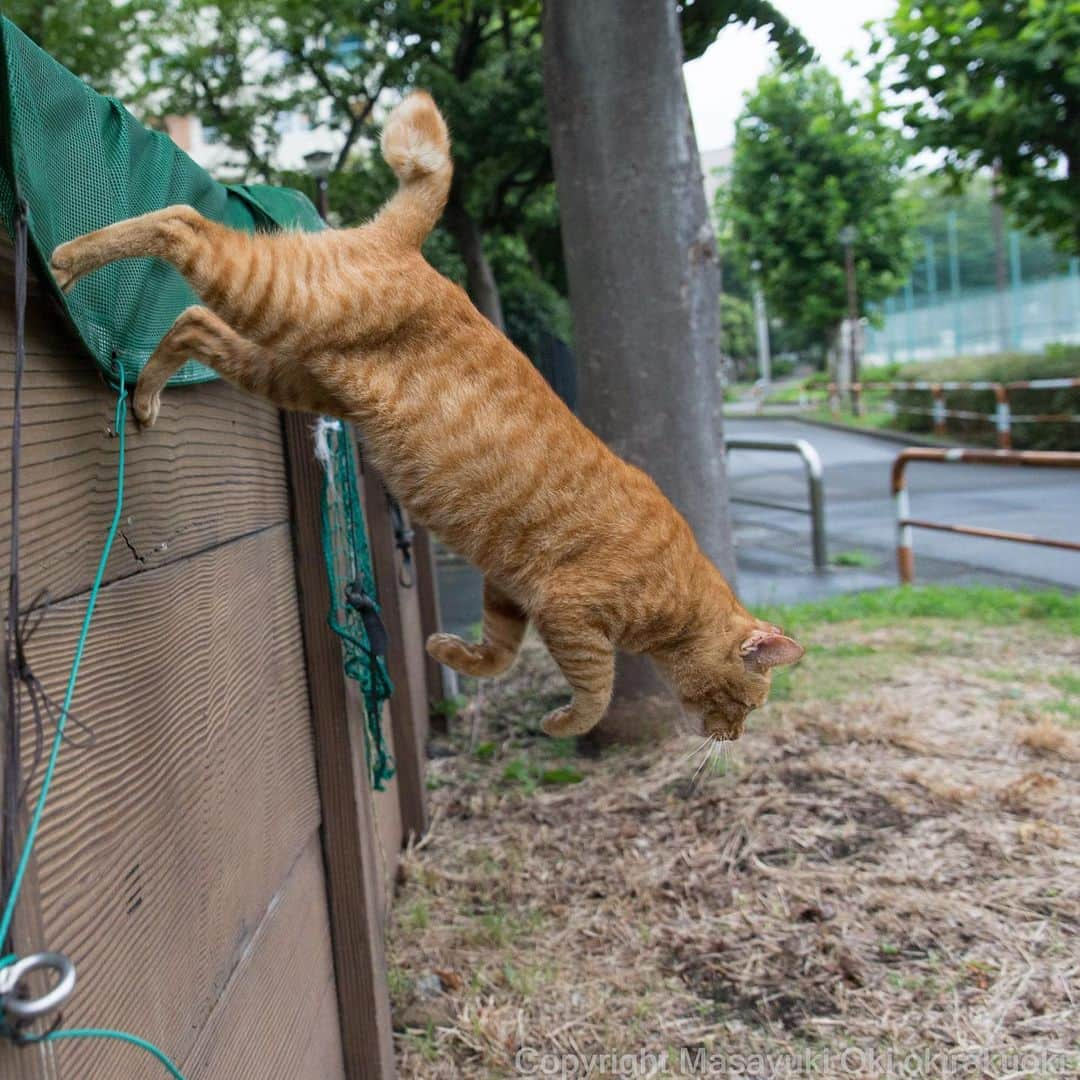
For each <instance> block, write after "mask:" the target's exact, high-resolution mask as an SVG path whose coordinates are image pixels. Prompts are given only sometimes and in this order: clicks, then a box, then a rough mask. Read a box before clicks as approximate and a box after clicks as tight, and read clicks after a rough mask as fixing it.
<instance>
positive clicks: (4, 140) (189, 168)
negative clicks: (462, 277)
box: [0, 17, 322, 384]
mask: <svg viewBox="0 0 1080 1080" xmlns="http://www.w3.org/2000/svg"><path fill="white" fill-rule="evenodd" d="M0 37H2V46H3V47H2V49H0V64H2V65H3V68H2V71H0V216H2V217H3V220H4V225H5V226H6V228H7V231H8V235H9V236H11V235H12V220H13V216H14V210H15V205H16V202H17V201H18V200H22V201H23V202H24V203H25V205H26V208H27V215H28V221H29V228H30V246H31V255H32V258H33V260H34V262H35V264H36V268H37V270H38V273H39V275H40V277H41V279H42V280H43V281H50V282H51V281H52V278H51V275H49V273H48V265H49V256H50V255H51V254H52V252H53V250H54V249H55V248H56V247H57V246H58V245H59V244H62V243H63V242H64V241H66V240H71V239H72V238H73V237H76V236H81V235H82V234H83V233H87V232H91V231H92V230H94V229H100V228H102V227H103V226H105V225H110V224H112V223H113V222H114V221H122V220H123V219H124V218H129V217H134V216H136V215H137V214H144V213H147V212H149V211H151V210H158V209H160V208H161V207H164V206H172V205H174V204H176V203H187V204H188V205H189V206H193V207H195V209H196V210H198V211H199V212H200V213H202V214H205V215H206V216H207V217H209V218H212V219H214V220H215V221H221V222H223V223H225V224H226V225H231V226H234V227H235V228H238V229H247V230H254V229H276V228H282V227H286V226H288V227H296V228H303V229H320V228H322V222H321V221H320V220H319V215H318V214H317V213H316V211H315V208H314V207H313V206H312V205H311V202H310V201H309V200H308V199H307V198H306V197H305V196H304V195H302V194H301V193H300V192H298V191H291V190H287V189H284V188H271V187H263V186H247V185H234V186H230V187H226V186H225V185H223V184H219V183H217V182H216V181H215V180H214V179H213V178H212V177H211V176H210V175H209V174H208V173H206V172H205V171H204V170H203V169H201V168H200V167H199V166H198V165H196V164H195V162H194V161H192V160H191V158H189V157H188V156H187V154H185V153H184V152H183V151H182V150H180V149H179V148H178V147H177V146H176V144H175V143H173V142H172V140H171V139H169V137H168V136H167V135H164V134H162V133H160V132H156V131H150V130H148V129H147V128H144V127H143V126H142V125H141V124H140V123H139V122H138V121H137V120H136V119H135V118H134V117H133V116H132V115H131V113H129V112H128V111H127V110H126V109H125V108H124V107H123V105H121V104H120V103H119V102H118V101H115V100H114V99H112V98H108V97H102V96H101V95H100V94H97V93H95V92H94V91H93V90H91V89H90V88H89V87H88V86H87V85H86V84H85V83H83V82H82V80H81V79H78V78H76V76H74V75H73V74H72V73H71V72H70V71H68V70H67V69H66V68H64V67H62V66H61V65H60V64H58V63H57V62H56V61H55V60H53V59H52V57H50V56H49V55H48V54H47V53H45V52H43V51H42V50H41V49H39V48H38V47H37V46H36V45H35V44H34V43H33V42H32V41H31V40H30V39H29V38H28V37H26V35H25V34H23V33H22V32H21V31H20V30H19V29H18V28H17V27H16V26H14V24H12V23H11V22H9V21H8V20H7V19H5V18H2V17H0ZM53 287H54V288H55V289H56V295H57V298H58V299H59V300H60V302H61V303H62V304H63V305H64V307H65V308H66V310H67V312H68V314H69V315H70V317H71V320H72V322H73V323H74V324H75V327H76V329H77V330H78V333H79V336H80V337H81V338H82V339H83V341H84V342H85V343H86V346H87V348H88V349H89V350H90V352H91V354H92V355H93V357H94V359H95V360H96V361H97V363H98V364H99V365H100V366H101V367H102V368H103V369H104V370H105V371H106V372H107V373H108V374H109V375H110V376H111V377H113V378H114V379H115V378H116V377H118V376H119V375H120V374H121V373H122V374H123V376H124V378H125V380H126V381H127V382H129V383H133V382H134V380H135V378H136V377H137V376H138V373H139V371H140V369H141V368H142V366H143V365H144V364H145V363H146V361H147V360H148V359H149V357H150V354H151V353H152V352H153V351H154V347H155V346H156V345H157V343H158V342H159V341H160V340H161V338H162V337H163V336H164V334H165V331H166V330H168V328H169V327H170V326H171V325H172V323H173V320H174V319H175V318H176V316H177V315H179V314H180V312H181V311H183V310H184V308H186V307H188V306H190V305H191V304H193V303H196V302H197V298H196V297H195V295H194V293H192V291H191V289H190V288H189V287H188V285H187V284H186V283H185V282H184V280H183V278H181V277H180V275H179V274H178V273H177V272H176V271H175V270H174V269H173V268H172V267H170V266H167V265H165V263H162V262H159V261H158V260H155V259H126V260H124V261H122V262H118V263H114V264H113V265H112V266H109V267H106V268H105V269H103V270H99V271H98V272H97V273H94V274H91V275H90V276H88V277H87V278H85V279H83V280H82V281H80V282H79V283H78V284H77V285H76V286H75V288H74V289H73V290H72V291H71V293H70V294H69V295H67V296H64V295H63V294H62V293H61V292H60V290H59V288H56V286H55V283H54V286H53ZM215 377H216V376H215V375H214V373H213V372H212V371H210V370H209V369H208V368H206V367H203V366H202V365H200V364H196V363H194V362H192V363H188V364H186V365H185V366H184V367H183V368H181V369H180V371H179V372H177V374H176V375H175V376H174V377H173V379H172V383H174V384H176V383H192V382H205V381H206V380H208V379H213V378H215Z"/></svg>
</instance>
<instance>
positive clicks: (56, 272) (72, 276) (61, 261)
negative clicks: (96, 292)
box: [49, 240, 85, 292]
mask: <svg viewBox="0 0 1080 1080" xmlns="http://www.w3.org/2000/svg"><path fill="white" fill-rule="evenodd" d="M49 269H50V270H51V271H52V276H53V278H54V279H55V281H56V284H57V285H59V286H60V288H61V289H62V290H63V291H64V292H70V290H71V287H72V285H74V284H75V282H76V281H78V280H79V278H81V277H82V276H83V273H84V272H85V271H82V270H80V269H79V241H78V240H69V241H68V242H67V243H66V244H61V245H60V246H59V247H58V248H57V249H56V250H55V251H54V252H53V254H52V260H51V262H50V263H49Z"/></svg>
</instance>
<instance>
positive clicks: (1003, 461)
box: [892, 447, 1080, 585]
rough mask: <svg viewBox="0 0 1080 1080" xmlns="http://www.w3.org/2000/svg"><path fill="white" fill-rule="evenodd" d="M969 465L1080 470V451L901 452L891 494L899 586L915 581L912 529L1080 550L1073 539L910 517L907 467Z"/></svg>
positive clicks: (924, 450) (895, 466)
mask: <svg viewBox="0 0 1080 1080" xmlns="http://www.w3.org/2000/svg"><path fill="white" fill-rule="evenodd" d="M913 461H917V462H933V463H937V464H967V465H1012V466H1028V467H1031V466H1035V467H1041V468H1051V469H1080V452H1069V451H1064V450H1062V451H1055V450H938V449H930V448H924V447H913V448H911V449H908V450H903V451H901V452H900V453H899V454H898V455H897V457H896V460H895V461H894V462H893V467H892V494H893V501H894V502H895V504H896V568H897V571H898V572H899V574H900V583H901V584H902V585H910V584H911V583H912V581H914V580H915V552H914V549H913V548H912V544H911V530H912V529H934V530H936V531H938V532H950V533H960V534H961V535H963V536H981V537H983V538H985V539H988V540H1011V541H1013V542H1014V543H1017V544H1038V545H1040V546H1041V547H1052V548H1063V549H1064V550H1066V551H1080V543H1077V542H1076V541H1073V540H1054V539H1050V538H1048V537H1043V536H1031V535H1030V534H1028V533H1014V532H1005V531H1003V530H1001V529H983V528H978V527H976V526H974V525H947V524H945V523H944V522H940V521H924V520H921V519H919V518H913V517H911V504H910V500H909V498H908V488H907V471H906V470H907V467H908V465H909V464H910V463H911V462H913Z"/></svg>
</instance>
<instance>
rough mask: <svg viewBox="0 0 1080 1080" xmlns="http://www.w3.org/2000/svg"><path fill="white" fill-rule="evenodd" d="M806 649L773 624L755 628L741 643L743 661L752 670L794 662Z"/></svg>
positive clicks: (763, 669) (762, 669)
mask: <svg viewBox="0 0 1080 1080" xmlns="http://www.w3.org/2000/svg"><path fill="white" fill-rule="evenodd" d="M805 651H806V650H805V649H804V648H803V647H802V646H801V645H800V644H799V643H798V642H797V641H795V640H794V639H793V638H789V637H785V636H784V635H783V634H782V633H781V632H780V630H778V629H777V628H776V627H775V626H768V627H765V628H762V629H759V630H755V631H754V632H753V633H752V634H751V635H750V636H749V637H748V638H747V639H746V640H745V641H744V642H743V643H742V645H741V647H740V648H739V652H740V653H741V655H742V658H743V662H744V663H745V664H746V666H747V667H748V668H750V669H751V670H753V671H765V670H766V669H767V668H774V667H781V666H783V665H784V664H794V663H795V661H796V660H799V659H801V657H802V654H803V653H804V652H805Z"/></svg>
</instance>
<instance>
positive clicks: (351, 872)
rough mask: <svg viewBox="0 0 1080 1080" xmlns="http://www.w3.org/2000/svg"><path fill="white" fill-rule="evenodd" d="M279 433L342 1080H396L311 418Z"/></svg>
mask: <svg viewBox="0 0 1080 1080" xmlns="http://www.w3.org/2000/svg"><path fill="white" fill-rule="evenodd" d="M283 425H284V432H285V446H286V453H287V459H288V467H289V487H290V491H291V493H292V499H293V515H292V520H293V526H294V532H293V536H294V545H295V550H296V577H297V583H298V587H299V592H300V610H301V622H302V625H303V630H304V649H305V655H306V661H307V670H308V687H309V690H310V694H311V717H312V723H313V725H314V731H315V753H316V759H317V763H318V776H319V793H320V795H321V798H322V807H323V830H322V835H323V856H324V859H325V863H326V878H327V892H328V895H329V899H330V930H331V937H332V942H333V955H334V973H335V977H336V979H337V990H338V1006H339V1010H340V1013H339V1015H340V1017H341V1039H342V1050H343V1052H344V1056H345V1075H346V1076H347V1077H348V1080H387V1078H389V1077H393V1076H394V1074H395V1066H394V1047H393V1039H392V1033H391V1021H390V995H389V992H388V990H387V985H386V960H385V954H384V944H383V921H382V917H381V909H382V902H381V894H382V889H381V887H380V884H379V869H378V864H377V859H376V851H377V842H376V839H375V827H374V822H373V820H372V809H371V796H370V792H369V787H368V784H367V782H366V781H367V766H366V763H365V762H364V757H363V753H364V751H363V744H362V742H361V741H360V729H359V724H361V723H362V722H363V717H362V715H360V716H358V715H356V712H355V710H353V711H352V714H350V707H349V700H350V699H349V691H348V690H347V687H346V683H347V681H348V680H347V679H346V676H345V670H344V667H343V665H342V656H341V645H340V642H339V641H338V639H337V636H336V635H335V634H334V633H333V631H332V630H331V629H330V627H329V625H328V624H327V621H326V613H327V611H328V609H329V603H330V596H329V588H328V585H327V579H326V570H325V567H324V565H323V552H322V538H321V536H320V530H319V492H320V490H321V487H322V476H321V474H320V471H319V466H318V464H317V463H316V461H315V457H314V453H313V448H312V441H311V417H307V416H304V415H302V414H298V413H285V414H283ZM354 700H355V699H354Z"/></svg>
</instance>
